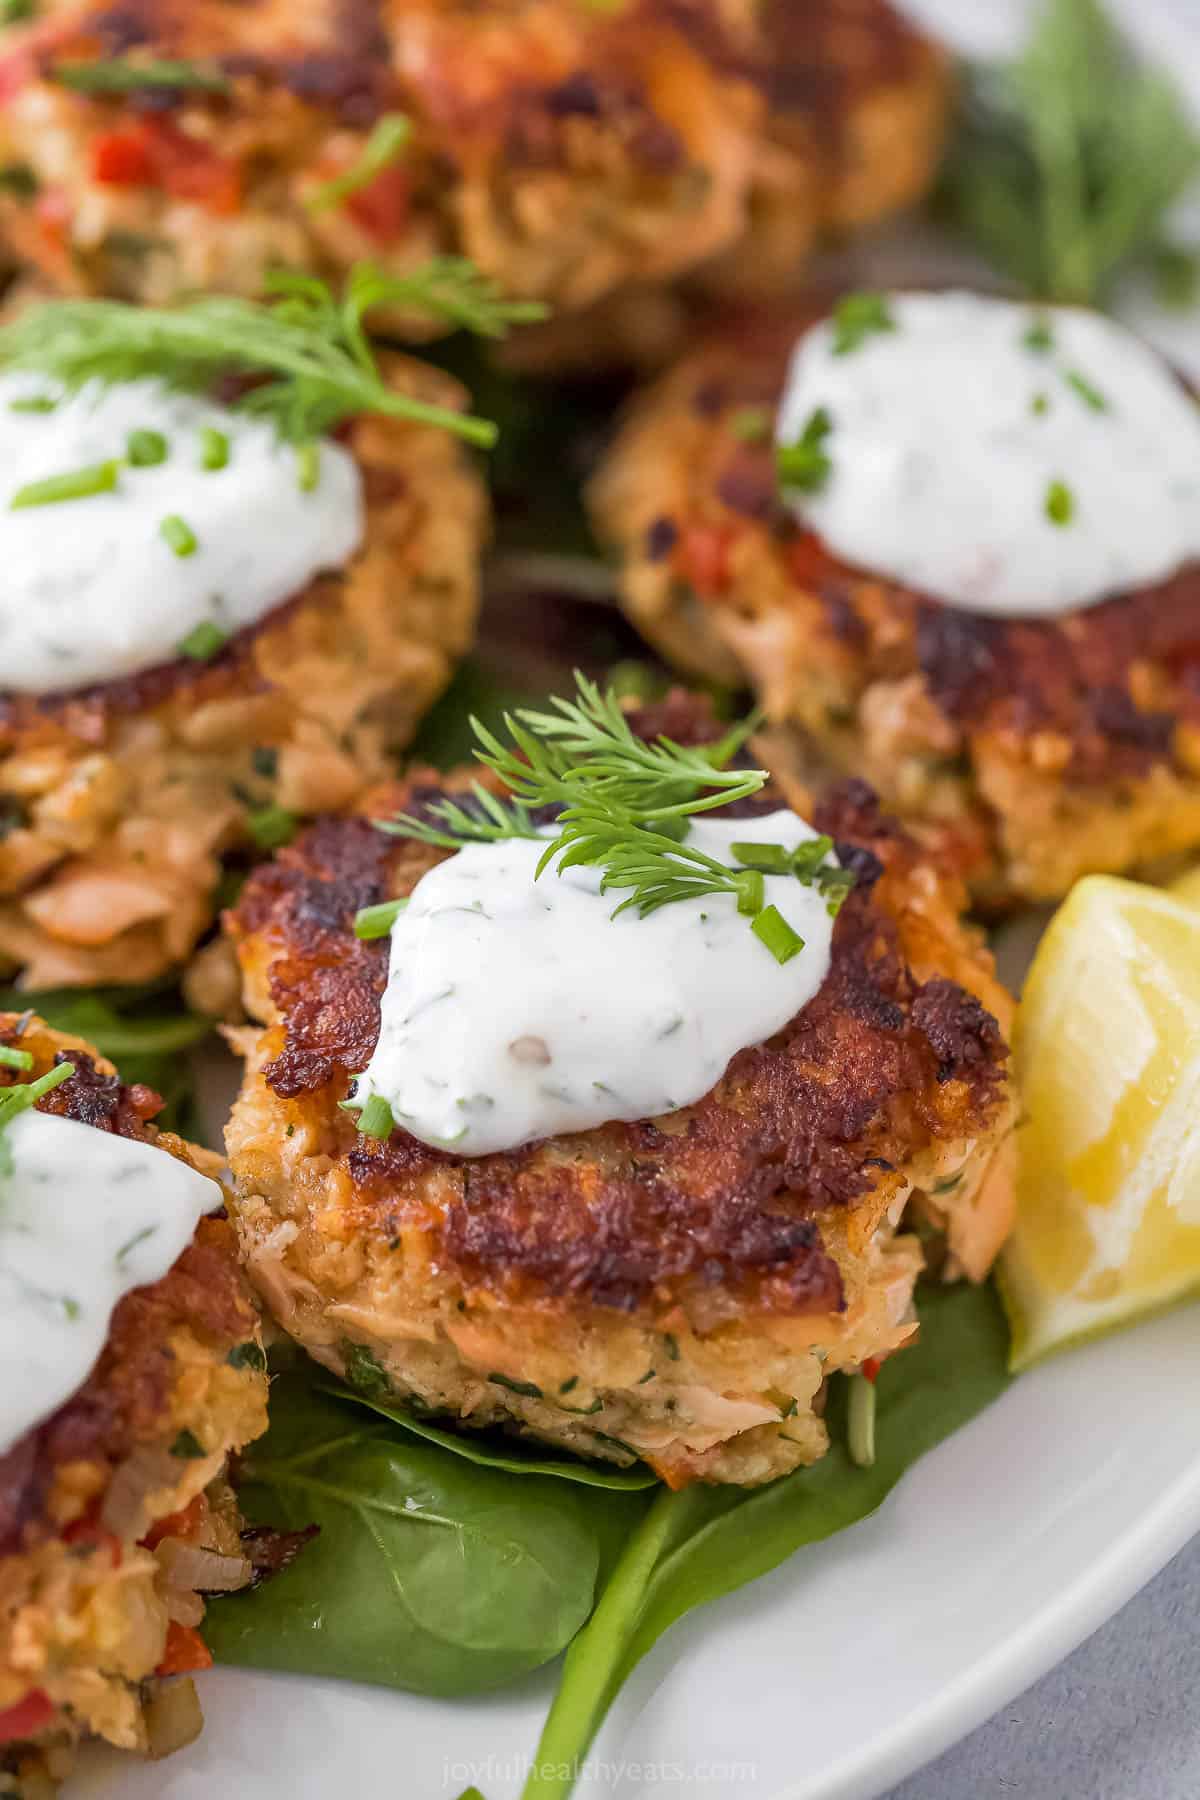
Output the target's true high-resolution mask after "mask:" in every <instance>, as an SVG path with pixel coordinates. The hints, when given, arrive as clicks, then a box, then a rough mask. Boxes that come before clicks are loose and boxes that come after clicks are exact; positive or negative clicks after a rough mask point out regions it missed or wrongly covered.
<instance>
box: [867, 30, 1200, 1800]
mask: <svg viewBox="0 0 1200 1800" xmlns="http://www.w3.org/2000/svg"><path fill="white" fill-rule="evenodd" d="M1198 4H1200V0H1198ZM886 1800H1200V1538H1194V1539H1193V1540H1192V1542H1191V1544H1190V1545H1189V1546H1188V1547H1187V1549H1186V1550H1183V1551H1181V1552H1180V1554H1179V1555H1178V1556H1177V1557H1176V1558H1175V1561H1174V1562H1172V1563H1169V1564H1168V1565H1167V1567H1166V1568H1165V1569H1164V1570H1163V1572H1162V1574H1161V1575H1159V1576H1158V1578H1157V1579H1156V1580H1155V1581H1152V1582H1151V1584H1150V1586H1149V1587H1148V1588H1144V1589H1143V1591H1142V1592H1141V1593H1140V1594H1139V1595H1138V1596H1137V1598H1136V1599H1134V1600H1131V1601H1130V1602H1129V1605H1128V1606H1127V1607H1126V1608H1125V1610H1124V1611H1123V1612H1120V1613H1118V1614H1117V1616H1116V1618H1115V1619H1112V1620H1110V1622H1109V1623H1108V1624H1107V1625H1104V1626H1102V1627H1101V1629H1100V1630H1099V1631H1098V1632H1097V1633H1096V1634H1095V1636H1094V1637H1091V1638H1089V1639H1088V1641H1087V1642H1086V1643H1085V1644H1083V1645H1081V1647H1080V1648H1079V1649H1078V1650H1077V1651H1076V1652H1075V1654H1074V1656H1070V1657H1068V1658H1067V1660H1066V1662H1064V1663H1060V1664H1059V1666H1058V1668H1057V1669H1054V1670H1052V1671H1051V1673H1050V1674H1049V1675H1047V1676H1046V1677H1045V1678H1044V1680H1042V1681H1039V1682H1038V1683H1037V1685H1036V1686H1035V1687H1032V1688H1030V1689H1029V1691H1028V1692H1027V1693H1024V1694H1022V1695H1021V1697H1020V1698H1019V1699H1018V1700H1014V1701H1013V1702H1012V1704H1011V1705H1009V1706H1006V1707H1004V1708H1003V1710H1002V1711H1001V1712H999V1713H997V1714H996V1716H995V1718H994V1719H991V1720H989V1721H988V1723H987V1724H986V1725H982V1726H980V1728H979V1730H978V1731H976V1732H973V1733H972V1735H971V1736H970V1737H969V1738H966V1739H964V1740H963V1742H962V1743H961V1744H957V1745H955V1747H954V1748H953V1749H952V1750H948V1751H947V1752H946V1754H945V1755H944V1756H942V1757H940V1758H939V1759H938V1761H937V1762H935V1763H931V1764H930V1765H929V1767H928V1768H925V1769H921V1770H920V1771H918V1773H917V1774H916V1775H914V1776H912V1777H911V1778H910V1779H909V1780H908V1781H904V1782H901V1784H900V1786H899V1787H898V1788H893V1789H892V1791H891V1793H890V1794H889V1795H887V1796H886Z"/></svg>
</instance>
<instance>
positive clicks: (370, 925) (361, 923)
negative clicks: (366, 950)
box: [354, 900, 408, 943]
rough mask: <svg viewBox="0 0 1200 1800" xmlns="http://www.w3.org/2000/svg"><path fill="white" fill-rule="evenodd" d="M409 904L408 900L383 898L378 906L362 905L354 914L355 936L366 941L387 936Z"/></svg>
mask: <svg viewBox="0 0 1200 1800" xmlns="http://www.w3.org/2000/svg"><path fill="white" fill-rule="evenodd" d="M407 905H408V901H407V900H381V901H380V902H379V905H378V906H363V907H360V908H359V910H358V912H356V913H355V915H354V935H355V937H356V938H361V939H362V940H363V942H364V943H370V942H371V940H372V939H373V938H381V937H386V936H387V934H388V932H389V931H390V930H391V929H392V926H393V925H394V924H395V923H396V920H397V919H398V918H399V916H400V914H401V913H402V912H403V911H404V909H405V907H406V906H407Z"/></svg>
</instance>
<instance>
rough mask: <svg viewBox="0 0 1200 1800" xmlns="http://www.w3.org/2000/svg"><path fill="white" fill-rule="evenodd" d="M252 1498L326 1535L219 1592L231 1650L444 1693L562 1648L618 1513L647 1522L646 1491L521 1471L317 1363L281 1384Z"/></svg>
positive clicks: (286, 1523) (244, 1472)
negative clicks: (248, 1581) (452, 1445)
mask: <svg viewBox="0 0 1200 1800" xmlns="http://www.w3.org/2000/svg"><path fill="white" fill-rule="evenodd" d="M239 1497H240V1500H241V1504H242V1508H243V1511H244V1512H245V1514H246V1516H247V1518H248V1520H249V1521H250V1523H251V1524H270V1525H275V1526H279V1527H283V1528H285V1529H291V1528H296V1527H300V1526H304V1525H309V1524H317V1525H319V1526H320V1527H321V1534H320V1536H319V1537H318V1538H317V1539H315V1541H314V1542H313V1543H311V1544H309V1545H308V1546H307V1547H306V1549H305V1551H304V1553H303V1555H302V1556H299V1557H297V1559H296V1561H295V1562H294V1563H293V1564H292V1565H291V1566H290V1567H289V1568H287V1569H285V1570H284V1571H283V1572H282V1573H281V1574H279V1575H277V1576H276V1577H274V1579H273V1580H271V1581H270V1582H268V1583H266V1584H265V1585H264V1586H263V1587H261V1588H260V1589H258V1590H257V1591H256V1592H253V1593H247V1594H234V1595H230V1596H229V1597H228V1598H225V1599H220V1600H214V1601H213V1602H212V1604H211V1606H210V1608H209V1612H208V1617H207V1619H206V1621H205V1635H206V1637H207V1639H208V1641H209V1644H210V1646H211V1648H212V1650H213V1653H214V1655H215V1656H216V1657H217V1658H218V1659H219V1660H221V1661H223V1662H227V1663H236V1664H240V1665H242V1666H245V1667H251V1668H269V1669H286V1670H289V1671H292V1672H295V1673H302V1674H309V1675H332V1676H340V1677H343V1678H345V1679H348V1680H355V1681H369V1682H378V1683H383V1684H385V1685H388V1686H392V1687H400V1688H409V1689H412V1690H414V1691H416V1692H419V1693H426V1694H437V1695H443V1696H446V1695H458V1694H472V1693H480V1692H483V1691H485V1690H487V1689H488V1688H493V1687H496V1686H498V1685H499V1684H500V1683H501V1682H505V1681H510V1680H512V1679H513V1678H514V1677H516V1676H518V1675H522V1674H524V1673H526V1671H528V1670H530V1669H534V1668H537V1667H538V1666H539V1665H540V1664H542V1663H544V1662H547V1661H549V1660H550V1658H551V1657H554V1656H556V1655H557V1654H558V1652H559V1651H560V1650H562V1649H563V1647H564V1646H565V1645H566V1644H568V1643H569V1642H570V1641H571V1639H572V1637H574V1635H575V1634H576V1632H577V1631H578V1630H579V1627H580V1626H581V1625H582V1624H583V1622H584V1620H585V1619H586V1618H587V1615H588V1613H589V1611H590V1610H591V1606H592V1600H593V1595H594V1590H595V1585H596V1576H597V1570H598V1568H599V1567H600V1566H601V1559H602V1557H603V1560H604V1562H605V1564H608V1563H609V1562H610V1561H611V1560H613V1559H614V1557H615V1555H616V1551H617V1543H616V1533H617V1530H618V1524H619V1528H620V1531H621V1532H622V1533H623V1532H624V1531H627V1530H628V1529H631V1528H632V1527H633V1525H635V1524H636V1521H637V1518H638V1516H639V1513H640V1509H641V1505H642V1504H643V1502H642V1500H641V1496H639V1495H636V1494H631V1495H620V1494H614V1493H610V1492H601V1491H600V1490H591V1489H587V1488H584V1487H581V1486H578V1485H577V1484H568V1483H566V1482H563V1481H558V1480H549V1479H547V1478H545V1477H543V1476H530V1477H529V1478H528V1479H527V1480H523V1481H521V1482H520V1483H519V1484H518V1483H514V1482H513V1480H512V1479H511V1477H510V1476H509V1475H508V1474H507V1473H506V1472H505V1471H504V1470H503V1469H491V1468H484V1467H481V1466H479V1465H478V1464H476V1463H473V1462H468V1461H466V1460H465V1459H464V1458H463V1457H461V1456H457V1455H453V1454H451V1453H450V1452H448V1451H446V1450H444V1449H442V1448H440V1447H439V1446H437V1445H435V1444H428V1443H420V1442H416V1441H414V1439H413V1437H412V1436H411V1434H409V1433H407V1432H402V1431H399V1430H397V1429H396V1427H395V1426H394V1425H392V1424H390V1423H389V1422H388V1421H387V1420H385V1419H383V1418H378V1419H367V1418H364V1416H363V1414H362V1412H361V1411H360V1410H359V1409H358V1408H351V1407H347V1406H345V1405H343V1404H341V1403H340V1402H338V1401H336V1400H333V1399H330V1398H329V1397H328V1396H326V1395H323V1394H319V1393H317V1392H315V1391H314V1390H313V1388H312V1386H311V1385H310V1383H309V1381H308V1379H307V1377H306V1376H305V1375H303V1374H288V1375H283V1376H281V1377H280V1378H279V1379H278V1380H277V1381H276V1382H275V1384H274V1385H273V1387H272V1391H271V1425H270V1429H269V1431H268V1432H267V1435H266V1436H265V1437H264V1438H261V1439H260V1440H259V1441H258V1443H256V1444H255V1445H253V1446H252V1448H251V1449H250V1450H249V1451H248V1452H247V1454H246V1455H245V1456H244V1457H243V1459H242V1465H241V1485H240V1487H239ZM622 1507H624V1508H626V1509H630V1510H626V1511H625V1512H624V1513H623V1514H621V1513H620V1509H621V1508H622ZM614 1508H615V1509H616V1511H615V1512H614V1510H613V1509H614ZM601 1509H603V1511H604V1513H605V1515H608V1514H611V1515H612V1516H611V1517H609V1516H604V1517H602V1516H601Z"/></svg>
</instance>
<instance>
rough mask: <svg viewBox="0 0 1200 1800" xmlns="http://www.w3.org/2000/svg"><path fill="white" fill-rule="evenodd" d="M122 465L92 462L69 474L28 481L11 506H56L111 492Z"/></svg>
mask: <svg viewBox="0 0 1200 1800" xmlns="http://www.w3.org/2000/svg"><path fill="white" fill-rule="evenodd" d="M120 466H121V465H120V464H119V463H117V462H102V463H92V464H91V465H90V466H89V467H88V468H86V469H72V470H71V471H70V472H69V474H66V475H48V476H47V477H46V479H45V480H44V481H30V482H27V483H26V485H25V486H24V487H22V488H18V489H17V491H16V493H15V494H14V495H13V497H12V499H11V500H10V501H9V508H10V510H11V511H13V512H17V511H18V510H19V509H20V508H21V507H25V506H57V505H58V503H59V502H60V501H62V500H89V499H90V498H91V497H92V495H93V494H111V493H112V491H113V489H114V488H115V487H116V485H117V470H118V469H119V468H120Z"/></svg>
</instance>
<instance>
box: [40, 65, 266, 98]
mask: <svg viewBox="0 0 1200 1800" xmlns="http://www.w3.org/2000/svg"><path fill="white" fill-rule="evenodd" d="M50 79H51V80H52V81H57V82H58V83H59V85H60V86H61V87H69V88H74V89H75V91H76V92H77V93H81V94H132V93H136V92H137V91H138V89H139V88H196V89H198V90H199V91H200V92H201V93H206V94H228V93H229V92H230V91H231V90H230V85H229V81H228V79H227V77H226V76H224V75H222V74H221V73H220V71H219V70H218V69H205V68H202V67H201V66H200V65H199V64H198V63H194V62H178V61H173V60H158V59H154V58H149V59H147V60H146V61H145V62H134V61H132V60H131V59H129V58H125V57H106V58H104V60H103V61H100V60H97V61H96V62H81V63H74V62H62V63H55V64H54V65H53V66H52V67H51V69H50Z"/></svg>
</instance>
